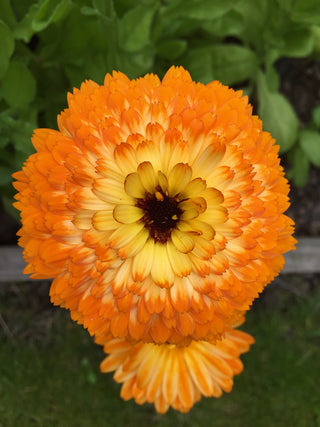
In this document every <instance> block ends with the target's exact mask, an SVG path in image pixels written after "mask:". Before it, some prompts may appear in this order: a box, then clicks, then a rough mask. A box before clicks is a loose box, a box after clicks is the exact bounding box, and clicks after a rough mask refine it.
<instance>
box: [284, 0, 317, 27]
mask: <svg viewBox="0 0 320 427" xmlns="http://www.w3.org/2000/svg"><path fill="white" fill-rule="evenodd" d="M290 14H291V17H292V19H293V20H294V21H297V22H304V23H307V24H317V25H319V24H320V2H319V0H296V1H295V2H294V6H293V8H292V9H291V10H290Z"/></svg>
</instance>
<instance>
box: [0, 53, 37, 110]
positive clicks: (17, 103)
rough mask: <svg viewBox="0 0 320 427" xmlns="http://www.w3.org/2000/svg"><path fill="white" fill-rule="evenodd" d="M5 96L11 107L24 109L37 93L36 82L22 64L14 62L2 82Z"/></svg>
mask: <svg viewBox="0 0 320 427" xmlns="http://www.w3.org/2000/svg"><path fill="white" fill-rule="evenodd" d="M2 84H3V96H4V99H5V101H6V102H7V103H8V105H9V106H10V107H24V106H26V105H27V104H29V103H30V102H31V101H32V100H33V98H34V96H35V93H36V81H35V79H34V77H33V75H32V73H31V71H30V70H29V69H28V68H27V67H26V66H25V65H24V64H22V63H21V62H17V61H12V62H11V63H10V65H9V67H8V69H7V72H6V74H5V75H4V77H3V80H2Z"/></svg>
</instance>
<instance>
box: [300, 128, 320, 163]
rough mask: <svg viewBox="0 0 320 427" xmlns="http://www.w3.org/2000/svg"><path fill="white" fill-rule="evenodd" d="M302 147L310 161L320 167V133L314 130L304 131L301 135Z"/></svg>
mask: <svg viewBox="0 0 320 427" xmlns="http://www.w3.org/2000/svg"><path fill="white" fill-rule="evenodd" d="M300 146H301V148H302V150H303V151H304V153H305V154H306V156H307V157H308V159H309V161H310V162H311V163H312V164H314V165H315V166H317V167H320V133H319V132H315V131H312V130H307V129H305V130H302V131H301V133H300Z"/></svg>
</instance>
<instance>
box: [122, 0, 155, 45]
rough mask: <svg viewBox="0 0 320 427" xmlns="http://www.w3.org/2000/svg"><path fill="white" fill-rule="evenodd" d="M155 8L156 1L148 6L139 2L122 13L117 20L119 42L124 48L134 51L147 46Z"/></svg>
mask: <svg viewBox="0 0 320 427" xmlns="http://www.w3.org/2000/svg"><path fill="white" fill-rule="evenodd" d="M156 9H157V4H156V3H155V5H154V4H152V5H150V6H149V7H147V6H146V5H142V4H141V5H138V6H137V7H135V8H134V9H131V10H129V12H127V13H126V14H125V15H124V17H123V18H122V19H121V21H120V22H119V44H120V46H121V47H122V48H123V49H124V50H126V51H128V52H136V51H138V50H140V49H142V48H143V47H145V46H147V44H148V43H149V40H150V29H151V23H152V19H153V17H154V14H155V12H156Z"/></svg>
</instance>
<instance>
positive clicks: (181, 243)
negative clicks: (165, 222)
mask: <svg viewBox="0 0 320 427" xmlns="http://www.w3.org/2000/svg"><path fill="white" fill-rule="evenodd" d="M171 240H172V243H173V244H174V246H175V247H176V248H177V249H178V251H180V252H182V253H185V254H187V253H188V252H190V251H192V249H193V248H194V240H193V239H192V237H191V236H189V235H188V234H186V233H182V232H181V231H179V230H173V231H172V233H171Z"/></svg>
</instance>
